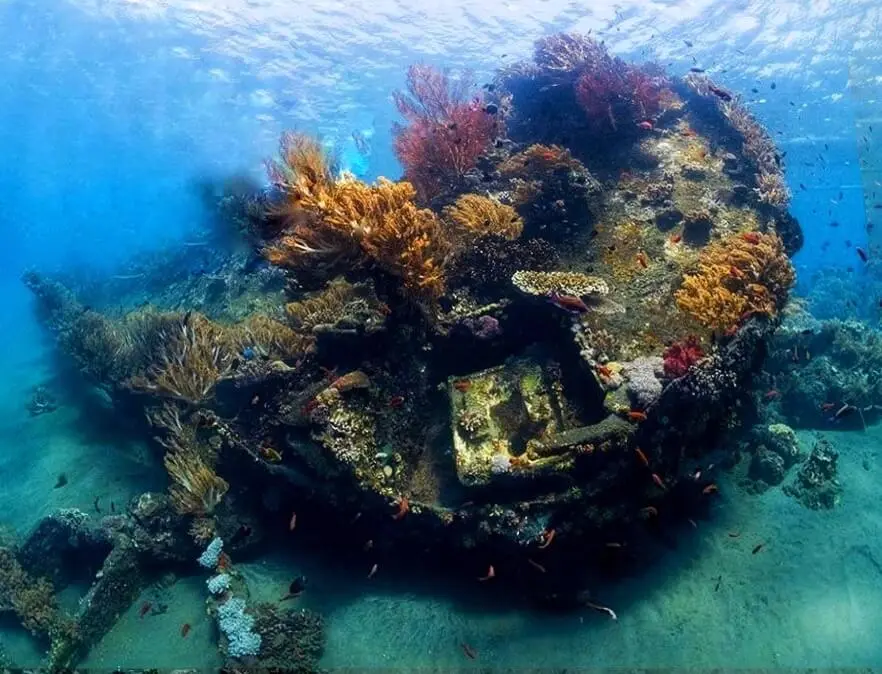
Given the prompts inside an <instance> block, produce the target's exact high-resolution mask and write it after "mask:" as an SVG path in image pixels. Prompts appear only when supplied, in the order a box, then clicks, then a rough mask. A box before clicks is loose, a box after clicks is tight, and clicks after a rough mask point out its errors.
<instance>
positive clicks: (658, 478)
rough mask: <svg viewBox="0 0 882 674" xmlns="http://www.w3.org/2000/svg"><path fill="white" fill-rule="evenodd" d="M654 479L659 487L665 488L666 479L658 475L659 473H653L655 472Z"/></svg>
mask: <svg viewBox="0 0 882 674" xmlns="http://www.w3.org/2000/svg"><path fill="white" fill-rule="evenodd" d="M652 481H653V482H655V484H656V485H658V487H659V488H660V489H664V488H665V483H664V481H663V480H662V479H661V478H660V477H659V476H658V473H653V474H652Z"/></svg>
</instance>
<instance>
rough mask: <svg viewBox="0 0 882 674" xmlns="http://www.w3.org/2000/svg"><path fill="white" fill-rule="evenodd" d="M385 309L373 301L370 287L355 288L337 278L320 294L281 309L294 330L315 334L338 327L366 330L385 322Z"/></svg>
mask: <svg viewBox="0 0 882 674" xmlns="http://www.w3.org/2000/svg"><path fill="white" fill-rule="evenodd" d="M387 312H388V307H386V306H385V305H383V304H382V303H381V302H380V300H379V299H378V298H377V296H376V293H375V292H374V289H373V288H372V287H371V286H370V284H356V285H353V284H352V283H349V282H347V281H346V280H345V279H343V278H337V279H334V280H333V281H331V283H329V284H328V286H327V288H325V289H324V290H322V291H321V292H320V293H317V294H315V295H313V296H312V297H309V298H308V299H304V300H301V301H299V302H291V303H289V304H288V305H286V306H285V313H286V314H287V315H288V320H289V321H290V323H291V324H292V325H293V326H294V328H295V329H296V330H298V331H301V332H307V333H316V332H319V331H321V330H322V329H323V328H324V327H331V326H335V325H339V324H344V323H345V324H348V325H359V326H363V327H364V328H365V329H367V330H370V329H371V328H372V327H373V328H376V327H379V326H380V325H381V324H382V323H383V321H384V320H385V314H386V313H387Z"/></svg>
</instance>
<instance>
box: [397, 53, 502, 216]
mask: <svg viewBox="0 0 882 674" xmlns="http://www.w3.org/2000/svg"><path fill="white" fill-rule="evenodd" d="M468 81H469V78H468V77H464V78H463V79H461V80H459V82H451V80H450V78H448V77H447V75H445V74H444V73H441V72H439V71H438V70H435V69H434V68H432V67H431V66H427V65H414V66H411V67H410V69H409V70H408V73H407V92H406V93H404V92H396V93H395V94H394V97H395V105H396V107H397V108H398V112H399V113H400V114H401V116H402V117H404V118H405V120H407V124H406V125H400V124H396V125H395V127H394V128H393V132H394V134H395V145H394V148H395V154H396V156H397V157H398V159H399V161H400V162H401V163H402V165H403V166H404V177H405V179H406V180H408V181H409V182H411V183H413V185H414V186H415V187H416V190H417V193H418V194H419V196H420V198H421V199H423V200H428V199H431V198H432V197H434V196H436V195H437V194H439V193H440V192H442V191H443V190H444V189H445V188H446V187H449V186H452V185H453V184H455V183H456V182H457V181H458V180H459V179H460V178H461V177H462V176H463V175H464V174H465V172H466V171H468V170H469V169H471V168H474V166H475V164H476V163H477V160H478V157H479V156H480V155H481V153H483V152H484V150H486V149H487V147H488V146H489V145H490V142H491V141H492V140H493V138H494V136H495V135H496V131H497V122H496V120H495V118H494V116H493V115H489V114H487V113H486V112H485V110H484V104H483V102H482V101H481V100H480V99H479V98H469V87H468V85H467V82H468Z"/></svg>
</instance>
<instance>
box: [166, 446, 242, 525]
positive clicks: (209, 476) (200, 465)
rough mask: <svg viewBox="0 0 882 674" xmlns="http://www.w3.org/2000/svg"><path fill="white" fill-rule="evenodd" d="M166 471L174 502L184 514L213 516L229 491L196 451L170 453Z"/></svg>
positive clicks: (167, 457) (224, 482)
mask: <svg viewBox="0 0 882 674" xmlns="http://www.w3.org/2000/svg"><path fill="white" fill-rule="evenodd" d="M165 468H166V470H168V474H169V476H170V477H171V479H172V486H171V487H170V489H169V494H170V496H171V500H172V503H173V504H174V506H175V508H176V509H177V511H178V512H179V513H181V514H188V515H211V514H212V513H213V512H214V509H215V507H217V504H218V503H220V502H221V499H223V497H224V494H226V493H227V490H228V489H229V488H230V485H229V484H227V482H226V480H224V479H223V478H221V477H218V475H217V474H216V473H215V472H214V471H213V470H212V469H211V468H210V467H209V466H207V465H206V464H205V462H204V461H203V460H202V459H201V458H200V457H199V455H198V454H196V453H195V452H193V451H181V450H179V451H171V452H168V453H167V454H166V455H165Z"/></svg>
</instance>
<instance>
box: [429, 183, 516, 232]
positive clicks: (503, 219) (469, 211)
mask: <svg viewBox="0 0 882 674" xmlns="http://www.w3.org/2000/svg"><path fill="white" fill-rule="evenodd" d="M444 217H445V218H446V219H447V220H448V221H449V222H451V223H452V224H453V225H454V228H455V230H456V231H457V233H458V234H459V235H460V237H462V238H463V239H464V240H465V242H471V241H473V240H474V239H475V238H477V237H479V236H486V235H496V236H502V237H505V238H506V239H517V238H518V237H519V236H520V235H521V232H523V231H524V221H523V220H522V219H521V216H519V215H518V214H517V211H515V209H513V208H512V207H511V206H507V205H506V204H501V203H499V202H498V201H496V200H495V199H491V198H490V197H483V196H480V195H478V194H464V195H462V196H461V197H460V198H459V199H457V200H456V202H455V203H454V204H453V205H451V206H448V207H447V208H445V209H444Z"/></svg>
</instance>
